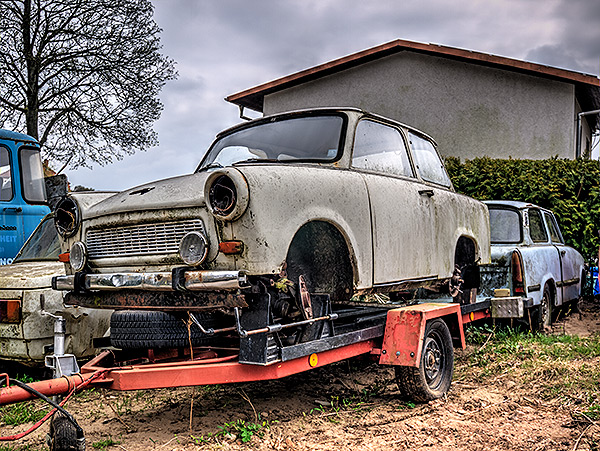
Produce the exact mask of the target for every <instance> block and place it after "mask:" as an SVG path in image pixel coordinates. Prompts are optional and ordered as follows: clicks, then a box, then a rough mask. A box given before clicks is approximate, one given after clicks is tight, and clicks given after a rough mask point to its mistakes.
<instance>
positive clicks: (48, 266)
mask: <svg viewBox="0 0 600 451" xmlns="http://www.w3.org/2000/svg"><path fill="white" fill-rule="evenodd" d="M64 273H65V266H64V264H63V263H60V262H51V261H48V262H44V261H37V262H17V263H13V264H12V265H5V266H0V289H5V290H6V289H8V290H23V289H40V288H50V286H51V282H52V277H53V276H56V275H61V274H64Z"/></svg>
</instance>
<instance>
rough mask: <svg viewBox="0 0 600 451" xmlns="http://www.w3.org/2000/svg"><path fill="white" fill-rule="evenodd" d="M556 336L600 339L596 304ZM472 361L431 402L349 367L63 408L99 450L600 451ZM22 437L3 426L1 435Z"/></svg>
mask: <svg viewBox="0 0 600 451" xmlns="http://www.w3.org/2000/svg"><path fill="white" fill-rule="evenodd" d="M552 333H567V334H578V335H581V336H585V335H590V334H597V333H600V309H599V305H598V302H597V301H596V302H590V303H587V304H585V305H583V306H582V307H581V313H572V314H570V315H569V316H568V317H567V318H563V319H559V321H558V322H557V323H556V325H555V326H554V327H553V332H552ZM469 352H473V349H472V348H471V349H467V350H466V351H458V352H457V371H456V374H459V375H462V376H461V377H459V378H456V377H455V381H454V382H453V385H452V388H451V390H450V392H449V394H448V396H447V397H446V398H445V399H440V400H437V401H433V402H430V403H428V404H419V405H414V404H411V403H407V402H406V401H404V400H402V399H401V397H400V393H399V392H398V390H397V388H396V386H395V383H394V381H393V378H394V374H393V370H391V369H389V368H384V367H379V366H377V365H375V364H371V363H368V362H360V361H351V362H343V363H340V364H336V365H332V366H329V367H325V368H320V369H317V370H314V371H312V372H309V373H304V374H300V375H296V376H292V377H289V378H286V379H283V380H278V381H270V382H267V383H251V384H238V385H230V386H217V387H196V388H182V389H164V390H154V391H138V392H127V393H121V392H113V391H107V390H95V391H88V392H84V393H82V394H80V395H79V396H78V397H77V398H76V399H75V400H73V401H70V402H69V404H68V410H69V411H71V412H72V413H73V414H74V415H75V416H76V418H77V420H78V421H79V423H80V424H81V426H82V427H83V429H84V430H85V432H86V440H87V443H88V449H103V448H102V446H101V445H102V444H108V443H109V442H110V440H112V442H113V444H112V445H109V446H107V447H106V449H109V450H119V449H121V450H128V451H137V450H192V449H225V450H227V449H233V450H237V449H256V450H334V449H335V450H337V449H340V450H360V451H367V450H389V449H398V450H403V449H407V450H408V449H410V450H416V451H418V450H426V449H427V450H469V451H473V450H524V449H527V450H530V451H537V450H553V451H554V450H574V449H579V450H591V449H596V450H597V449H600V425H599V424H597V423H596V424H592V423H589V422H588V423H587V424H586V423H583V422H581V421H577V420H576V419H575V417H574V416H573V406H565V405H563V404H561V402H559V400H558V399H541V398H540V396H538V393H537V390H536V387H535V385H532V384H522V383H521V382H520V381H519V380H515V379H514V378H513V379H511V378H510V377H497V378H494V379H492V380H491V381H490V380H489V379H488V380H487V381H485V382H483V381H478V380H477V379H473V378H470V377H468V374H469V368H468V367H467V363H466V362H467V359H466V358H465V356H466V353H469ZM588 363H590V364H592V365H598V364H599V363H600V362H597V361H596V362H588ZM573 370H575V369H573ZM465 374H466V375H467V377H464V375H465ZM457 379H458V380H457ZM192 397H193V399H194V400H193V407H192ZM190 411H191V412H192V425H191V429H190ZM241 421H244V422H245V423H244V424H245V426H243V425H242V423H241ZM236 422H237V425H238V428H237V430H236V428H235V426H232V424H234V423H236ZM252 423H257V424H261V425H262V424H263V423H264V426H263V427H261V428H260V429H259V430H258V431H257V432H256V433H255V434H254V435H253V436H252V437H251V438H250V440H249V441H248V442H247V443H243V442H242V439H241V437H240V435H239V432H240V431H241V430H244V429H246V430H248V428H249V427H251V425H252ZM24 428H25V425H21V426H18V427H15V428H13V427H3V428H2V433H3V435H6V434H9V433H15V432H16V431H20V430H23V429H24ZM224 429H226V430H227V431H229V432H230V433H227V432H225V431H224ZM46 432H47V427H43V428H42V429H41V430H40V432H36V433H34V434H32V436H30V437H29V438H28V439H26V440H22V441H20V442H18V444H17V445H11V446H23V445H29V446H30V448H29V449H32V450H36V449H45V448H44V446H45V444H44V438H45V434H46ZM0 449H2V448H1V445H0ZM9 449H11V448H9ZM14 449H19V448H18V447H15V448H14Z"/></svg>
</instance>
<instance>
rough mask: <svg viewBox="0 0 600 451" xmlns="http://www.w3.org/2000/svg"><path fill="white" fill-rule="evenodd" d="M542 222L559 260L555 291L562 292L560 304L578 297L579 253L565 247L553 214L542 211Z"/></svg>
mask: <svg viewBox="0 0 600 451" xmlns="http://www.w3.org/2000/svg"><path fill="white" fill-rule="evenodd" d="M543 214H544V221H545V222H546V227H547V228H548V232H549V233H550V241H551V242H552V246H553V247H554V248H556V250H557V252H558V257H559V260H560V271H561V280H560V281H557V283H556V285H557V287H558V290H557V291H561V292H562V296H561V299H562V300H561V302H560V303H561V304H562V303H564V302H568V301H571V300H573V299H577V298H578V297H579V291H580V290H579V283H580V280H579V279H580V277H581V273H580V270H581V266H580V262H579V253H578V252H577V251H576V250H575V249H573V248H572V247H569V246H566V245H565V243H564V240H563V237H562V234H561V232H560V229H559V228H558V224H557V222H556V218H555V217H554V214H552V213H551V212H549V211H544V212H543Z"/></svg>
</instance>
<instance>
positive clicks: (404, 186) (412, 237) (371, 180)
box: [352, 119, 437, 285]
mask: <svg viewBox="0 0 600 451" xmlns="http://www.w3.org/2000/svg"><path fill="white" fill-rule="evenodd" d="M352 167H353V168H354V169H355V170H357V171H359V172H360V173H361V175H362V177H363V178H364V180H365V184H366V186H367V190H368V194H369V201H370V204H371V223H372V235H373V281H374V285H382V284H393V283H397V282H402V281H412V280H415V279H419V280H420V279H427V278H432V277H435V276H436V275H437V268H436V267H435V265H434V264H432V263H435V259H433V258H431V256H432V253H433V252H434V243H435V241H434V238H435V237H434V230H435V225H434V221H435V217H434V208H433V202H432V199H431V196H430V195H429V193H430V188H429V187H428V186H426V185H423V184H422V183H420V182H419V181H418V180H417V179H416V177H415V174H414V170H413V167H412V165H411V162H410V159H409V156H408V151H407V145H406V142H405V140H404V137H403V135H402V133H401V132H400V130H399V129H398V128H396V127H393V126H390V125H388V124H384V123H382V122H378V121H376V120H371V119H363V120H361V121H360V122H359V124H358V125H357V128H356V134H355V139H354V149H353V156H352Z"/></svg>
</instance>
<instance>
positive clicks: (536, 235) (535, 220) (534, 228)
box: [528, 210, 548, 243]
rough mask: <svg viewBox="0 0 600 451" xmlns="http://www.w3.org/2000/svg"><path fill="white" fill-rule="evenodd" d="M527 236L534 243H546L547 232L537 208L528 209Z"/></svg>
mask: <svg viewBox="0 0 600 451" xmlns="http://www.w3.org/2000/svg"><path fill="white" fill-rule="evenodd" d="M528 214H529V236H531V239H532V241H533V242H534V243H547V242H548V234H547V233H546V228H545V227H544V222H543V221H542V215H541V214H540V212H539V211H538V210H529V211H528Z"/></svg>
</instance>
